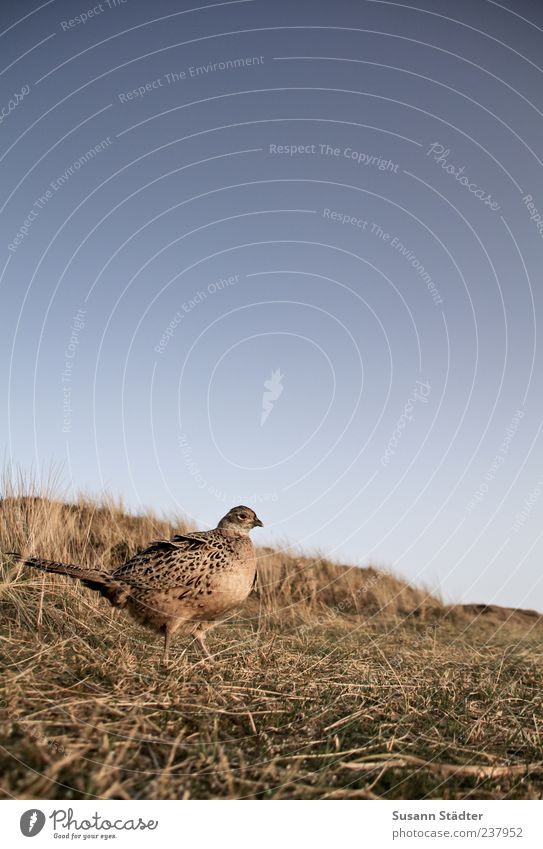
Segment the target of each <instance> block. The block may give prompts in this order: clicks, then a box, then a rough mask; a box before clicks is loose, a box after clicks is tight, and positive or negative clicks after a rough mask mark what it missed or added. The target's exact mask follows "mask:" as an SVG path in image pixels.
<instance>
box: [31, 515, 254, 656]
mask: <svg viewBox="0 0 543 849" xmlns="http://www.w3.org/2000/svg"><path fill="white" fill-rule="evenodd" d="M256 527H259V528H261V527H263V525H262V522H261V521H260V519H259V518H258V517H257V515H256V513H255V512H254V510H251V508H250V507H244V506H242V505H240V506H239V507H233V508H232V509H231V510H229V511H228V513H227V514H226V516H224V517H223V518H222V519H221V521H220V522H219V524H218V525H217V527H216V528H215V529H214V530H212V531H198V532H196V533H188V534H178V535H177V536H174V537H172V539H170V540H157V541H155V542H152V543H151V544H150V545H149V547H148V548H146V549H145V550H144V551H141V552H140V553H139V554H136V555H135V556H134V557H132V558H131V559H130V560H128V561H127V562H126V563H124V564H123V565H122V566H119V567H118V568H117V569H115V571H114V572H107V571H106V570H103V569H100V568H97V569H87V568H85V567H84V566H76V565H74V564H68V563H57V562H56V561H53V560H43V559H42V558H40V557H29V558H21V559H23V560H24V563H25V564H26V565H28V566H33V567H34V568H36V569H42V570H43V571H45V572H55V573H58V574H61V575H68V577H70V578H76V579H77V580H79V581H81V583H82V584H84V585H85V586H86V587H90V589H92V590H96V591H97V592H99V593H100V594H101V595H103V596H105V598H107V599H108V601H109V602H110V603H111V604H112V605H113V606H114V607H123V608H126V610H127V611H128V612H129V613H130V614H131V615H132V617H133V618H134V619H135V620H136V621H137V622H139V623H141V624H142V625H145V626H147V627H149V628H151V629H152V630H154V631H156V632H158V633H162V634H164V654H163V658H162V659H163V662H164V663H167V661H168V653H169V648H170V643H171V638H172V635H173V634H174V633H175V632H176V631H177V629H178V628H179V627H180V626H181V625H188V626H189V627H190V629H191V631H192V633H193V634H194V635H195V637H196V639H197V640H198V642H199V644H200V646H201V647H202V650H203V651H204V653H205V654H206V655H207V656H208V657H210V656H211V655H210V653H209V651H208V648H207V646H206V643H205V639H204V634H205V632H206V631H207V630H208V629H209V628H211V627H212V626H213V625H214V624H215V623H216V621H217V620H218V619H219V618H220V617H221V616H222V614H224V613H227V612H228V611H230V610H232V609H233V608H236V607H238V606H239V605H240V604H242V603H243V602H244V601H245V599H246V598H247V596H248V595H249V593H250V592H251V590H252V589H253V587H254V586H255V584H256V554H255V549H254V546H253V543H252V542H251V539H250V538H249V531H251V530H252V528H256ZM18 556H20V555H18Z"/></svg>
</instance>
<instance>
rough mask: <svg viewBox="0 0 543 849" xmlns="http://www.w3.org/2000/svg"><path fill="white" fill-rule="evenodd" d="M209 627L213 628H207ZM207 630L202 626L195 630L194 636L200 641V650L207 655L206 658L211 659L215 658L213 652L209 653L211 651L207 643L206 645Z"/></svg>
mask: <svg viewBox="0 0 543 849" xmlns="http://www.w3.org/2000/svg"><path fill="white" fill-rule="evenodd" d="M209 627H211V626H210V625H208V626H207V628H209ZM207 628H206V627H205V626H202V625H200V626H199V627H198V628H197V629H196V630H195V632H194V636H195V637H196V639H197V640H198V643H199V645H200V648H201V649H202V651H203V653H204V654H205V656H206V657H209V658H211V657H213V655H212V654H211V652H210V651H209V649H208V647H207V643H206V641H205V636H204V635H205V632H206V631H207Z"/></svg>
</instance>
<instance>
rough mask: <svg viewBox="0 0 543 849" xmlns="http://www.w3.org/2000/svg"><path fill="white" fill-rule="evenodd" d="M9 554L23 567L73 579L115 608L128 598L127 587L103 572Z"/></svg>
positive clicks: (70, 564) (55, 561) (72, 564)
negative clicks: (97, 593)
mask: <svg viewBox="0 0 543 849" xmlns="http://www.w3.org/2000/svg"><path fill="white" fill-rule="evenodd" d="M10 553H11V554H14V556H15V557H17V558H18V559H19V560H21V562H22V563H23V564H24V565H25V566H32V568H34V569H39V570H40V571H42V572H53V573H54V574H57V575H67V576H68V577H69V578H75V580H77V581H80V582H81V583H82V584H83V585H84V586H85V587H88V588H89V589H91V590H95V591H96V592H99V593H100V595H103V596H105V598H107V599H108V600H109V601H110V602H111V604H112V605H114V606H115V607H123V606H124V603H125V602H126V599H127V598H128V595H129V592H128V587H126V586H124V585H123V584H120V583H119V582H118V581H115V580H114V579H113V578H112V576H111V574H110V573H109V572H106V571H105V570H104V571H103V570H101V569H88V568H87V567H85V566H78V565H76V564H75V563H60V562H58V561H57V560H45V559H44V558H43V557H23V556H22V555H21V554H16V553H15V552H10Z"/></svg>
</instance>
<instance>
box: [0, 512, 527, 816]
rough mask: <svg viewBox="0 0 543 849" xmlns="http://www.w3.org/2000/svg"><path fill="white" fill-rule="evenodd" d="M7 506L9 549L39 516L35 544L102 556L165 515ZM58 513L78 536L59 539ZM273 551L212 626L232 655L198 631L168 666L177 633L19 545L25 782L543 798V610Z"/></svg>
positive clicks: (13, 635)
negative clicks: (239, 605) (42, 569)
mask: <svg viewBox="0 0 543 849" xmlns="http://www.w3.org/2000/svg"><path fill="white" fill-rule="evenodd" d="M3 506H4V515H5V513H6V511H9V517H10V520H11V531H10V533H11V537H10V538H9V540H8V539H3V540H2V551H4V552H5V551H8V550H13V548H12V547H10V548H9V549H8V548H7V543H8V542H9V544H10V545H13V543H14V542H15V543H16V542H17V541H19V543H20V542H21V538H22V537H23V536H24V537H25V539H27V538H28V536H27V535H28V531H29V529H30V530H32V529H34V530H36V534H37V536H38V538H37V539H36V538H34V544H33V546H32V550H35V551H38V550H39V553H42V554H47V555H48V556H56V557H63V558H66V557H67V554H68V553H69V552H68V551H67V550H66V547H67V546H69V545H70V544H71V543H70V540H72V539H73V538H76V537H77V534H79V537H77V539H78V540H79V542H78V545H79V549H78V550H76V551H72V552H71V553H72V554H73V555H77V556H78V557H79V559H80V560H85V562H88V563H91V562H93V558H94V559H96V558H100V559H101V561H104V559H108V558H109V562H110V563H111V565H113V564H114V563H115V562H118V560H119V559H122V557H123V556H126V553H127V552H126V551H125V550H124V549H123V548H122V544H123V540H125V539H128V543H127V545H128V548H129V549H130V550H131V551H133V550H135V549H137V547H138V545H139V544H140V538H139V536H138V535H140V536H141V537H142V538H144V537H146V538H147V539H151V538H153V536H155V537H156V535H157V534H156V533H155V534H153V533H150V528H149V523H151V524H153V523H154V524H155V525H156V524H157V523H158V524H160V523H159V522H158V520H155V519H153V518H152V517H145V518H141V519H135V518H133V517H126V516H124V514H122V511H121V510H120V509H118V508H116V509H113V508H110V509H109V513H108V512H107V511H106V512H105V513H100V512H99V511H98V512H96V508H93V509H94V512H92V511H91V514H88V515H87V514H84V510H83V507H81V506H79V507H78V508H75V507H73V508H71V507H66V505H60V506H59V505H56V506H55V505H54V504H53V505H52V506H51V504H49V503H48V502H43V501H40V502H36V503H35V504H34V505H30V506H29V505H28V504H23V507H21V505H20V503H18V506H17V509H15V507H14V504H13V503H9V504H8V503H7V502H6V503H4V505H3ZM88 506H89V505H88V504H87V505H86V506H85V505H84V508H85V509H87V508H88ZM23 508H24V509H23ZM44 511H45V513H44ZM55 511H56V512H55ZM66 511H68V512H66ZM70 511H72V512H70ZM53 513H54V515H55V516H56V518H57V519H58V517H59V516H61V517H62V520H63V521H62V525H63V528H64V530H63V531H62V533H63V534H65V537H66V538H65V539H64V538H63V540H62V541H57V542H58V544H57V543H55V544H53V541H52V539H49V538H47V539H45V538H43V539H42V540H41V544H40V539H39V533H38V531H37V528H38V527H41V525H42V524H43V518H44V515H45V516H46V517H48V520H49V521H51V522H52V519H51V516H52V514H53ZM70 517H71V518H70ZM113 519H114V520H115V521H114V523H113ZM33 522H36V524H35V525H34V524H33ZM70 522H72V524H70ZM108 522H110V524H111V527H110V525H108ZM17 523H18V524H17ZM16 525H17V527H15V526H16ZM76 525H77V527H76ZM173 525H175V527H177V528H178V527H179V524H176V523H173ZM173 525H167V526H166V524H165V523H162V524H161V525H160V527H159V528H158V529H159V530H160V532H161V534H164V535H166V534H167V533H169V532H171V531H172V529H173ZM105 528H109V530H108V535H107V539H106V538H105V536H104V535H105V530H104V529H105ZM4 533H7V532H6V531H5V532H4ZM57 534H58V536H59V537H60V536H61V534H60V531H59V529H58V526H57ZM17 535H18V536H17ZM25 535H26V536H25ZM31 536H32V534H31ZM53 536H54V535H53ZM117 536H118V537H119V539H117ZM15 537H16V538H15ZM89 541H90V542H89ZM141 544H143V541H141ZM119 546H120V547H119ZM74 547H75V548H77V546H75V544H74ZM46 549H47V550H46ZM260 557H261V581H260V583H261V586H260V594H259V596H258V597H253V598H252V599H251V601H250V603H249V604H248V605H247V606H246V608H245V609H244V610H243V611H242V612H240V614H238V615H236V616H235V617H234V618H232V619H231V620H230V621H229V622H227V623H225V624H223V625H220V626H218V627H217V628H216V629H214V630H212V631H211V632H210V634H209V639H208V643H209V647H210V649H211V651H212V652H213V654H214V660H213V662H209V661H207V660H205V659H203V658H202V657H201V655H200V654H199V652H198V649H197V647H196V645H195V644H189V640H188V638H187V637H184V636H183V635H180V637H179V638H178V639H177V640H176V642H175V644H174V651H173V662H172V663H171V665H170V667H169V668H167V669H163V668H161V666H160V652H161V642H160V640H159V639H157V638H156V637H155V636H154V635H153V634H151V633H148V632H146V631H143V630H142V629H141V628H140V627H139V626H137V625H136V624H135V623H133V622H132V621H131V620H130V619H128V617H127V616H126V614H125V613H124V612H122V611H115V610H113V609H111V608H109V607H108V605H107V603H106V602H105V600H103V599H100V598H98V597H97V596H96V595H95V594H93V593H92V592H91V591H90V590H86V589H83V588H81V587H80V586H78V585H77V584H76V583H74V582H70V581H69V580H68V579H66V578H63V577H60V576H50V575H43V576H42V575H41V574H37V573H30V570H28V569H24V568H21V567H20V566H17V565H16V564H15V563H14V560H13V558H11V557H10V556H9V555H7V554H5V555H4V567H3V570H4V583H3V584H2V594H1V596H0V616H1V619H0V622H1V626H2V634H3V638H2V640H1V642H0V650H1V656H0V660H1V664H2V668H3V675H2V689H1V691H0V716H1V719H2V748H1V749H0V770H1V773H2V776H3V779H2V787H3V793H4V795H5V797H7V798H11V797H15V798H46V799H49V798H54V799H86V798H97V797H98V798H114V799H139V798H153V799H180V798H198V799H218V798H247V799H249V798H264V799H316V798H326V799H335V798H362V799H373V798H382V799H472V798H475V799H496V798H499V799H502V798H510V799H541V798H542V795H543V756H542V741H541V729H542V727H543V704H542V703H543V691H542V688H541V670H542V659H543V658H542V655H543V652H542V640H541V637H542V625H541V620H540V619H539V618H538V617H537V616H535V615H533V614H526V615H524V614H521V613H515V612H507V611H505V612H503V611H501V612H500V611H499V610H490V611H485V612H481V611H479V612H478V613H477V612H474V611H470V610H462V609H461V608H454V609H450V608H447V607H446V606H445V605H443V604H442V603H441V602H439V601H438V600H436V599H433V598H432V597H431V596H430V595H429V594H428V593H426V592H423V591H420V590H414V589H412V588H409V587H407V586H406V585H405V584H404V583H403V582H400V581H398V580H397V579H395V578H393V577H392V576H390V575H389V574H388V573H385V572H382V571H380V570H359V569H356V570H353V569H348V568H346V567H341V566H336V565H334V564H330V563H328V562H326V561H323V560H319V559H318V558H300V557H294V556H293V555H292V554H290V555H287V554H284V553H283V554H281V553H278V552H271V551H270V550H265V551H262V552H260ZM71 559H75V557H72V558H71ZM363 586H365V587H366V590H364V591H362V590H361V587H363ZM347 590H348V592H347ZM338 599H339V600H338ZM409 605H411V610H409Z"/></svg>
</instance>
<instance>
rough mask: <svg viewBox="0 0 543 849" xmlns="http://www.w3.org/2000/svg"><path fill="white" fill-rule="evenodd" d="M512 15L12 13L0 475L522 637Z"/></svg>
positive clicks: (524, 475) (534, 77) (542, 35)
mask: <svg viewBox="0 0 543 849" xmlns="http://www.w3.org/2000/svg"><path fill="white" fill-rule="evenodd" d="M510 5H511V6H512V10H510V9H509V8H508V7H507V6H505V5H503V4H499V3H495V2H491V0H478V1H477V0H475V2H474V0H470V2H467V0H464V2H457V3H454V4H451V3H447V2H445V0H421V2H420V3H419V4H417V8H415V7H411V6H408V5H405V4H401V3H392V2H384V1H383V0H377V2H375V0H374V1H373V2H367V1H366V0H356V2H355V0H334V2H318V0H311V2H310V1H309V0H303V2H296V3H293V2H291V0H290V1H289V2H285V0H243V1H242V2H227V3H214V4H207V5H204V4H200V3H198V2H195V0H191V2H184V1H183V2H182V3H175V2H173V0H169V2H166V0H161V1H160V2H153V3H152V4H151V3H148V2H142V0H125V2H124V3H123V2H120V0H115V2H114V0H110V2H109V5H108V3H107V2H102V3H98V4H96V5H94V6H92V5H91V4H90V3H89V2H88V0H87V2H85V0H83V2H70V3H69V2H61V0H49V2H47V3H44V4H42V5H39V4H34V3H29V2H26V0H24V2H17V3H15V2H4V3H3V4H2V10H1V12H0V18H1V22H0V48H1V57H2V58H1V69H0V75H1V92H2V95H1V101H0V108H1V109H2V112H1V115H2V120H1V123H0V179H1V184H0V185H1V194H0V201H1V211H0V221H1V225H2V256H1V257H0V274H1V282H0V293H1V299H2V315H3V322H2V334H1V336H0V346H1V376H2V394H3V397H4V399H5V401H6V405H5V413H4V415H3V416H2V420H1V425H0V426H1V428H2V430H3V433H2V440H3V444H4V446H5V447H4V455H5V459H6V461H9V462H11V463H13V464H15V465H17V466H20V467H22V468H23V469H27V470H31V469H35V470H36V469H37V470H46V469H48V468H50V467H51V465H52V464H53V465H54V466H55V467H57V468H58V467H59V466H60V467H61V468H62V477H63V480H64V481H65V483H66V484H67V486H68V487H70V488H71V491H72V492H73V493H77V492H79V491H82V490H84V491H86V492H90V493H93V494H99V493H101V492H103V491H104V490H107V491H108V492H110V493H114V494H115V495H120V496H122V497H123V499H124V502H125V504H126V505H127V506H129V507H130V509H132V510H135V511H140V510H143V509H145V508H148V507H151V508H153V509H155V510H156V511H159V512H166V513H173V512H180V511H182V512H183V513H185V514H186V515H187V516H189V517H190V518H191V519H194V520H195V521H196V522H197V523H198V524H199V525H201V526H213V525H215V524H216V522H217V520H218V519H219V518H220V516H222V515H223V514H224V513H225V512H226V510H227V509H228V508H229V507H231V506H232V505H233V504H236V503H240V502H241V503H248V504H250V505H251V506H253V507H254V508H255V509H256V510H257V512H258V514H259V515H260V517H261V518H262V520H263V521H264V523H265V526H266V527H265V529H264V531H263V532H258V534H256V533H255V541H258V542H259V543H261V544H273V545H277V544H279V543H283V542H285V541H289V542H291V543H292V544H294V545H297V546H300V547H301V548H302V549H303V550H305V551H309V552H315V551H321V552H323V553H324V554H326V555H328V556H331V557H333V558H335V559H338V560H342V561H343V562H351V563H355V564H360V565H364V564H367V563H369V562H372V563H377V564H378V565H387V566H390V567H391V568H392V569H394V570H395V571H397V572H398V573H400V574H401V575H403V576H405V577H407V578H408V579H409V580H412V581H413V582H415V583H421V582H423V583H425V584H427V585H428V586H429V587H430V588H431V589H439V590H440V591H441V592H442V593H443V595H444V597H445V598H446V599H447V600H451V601H485V602H497V603H501V604H506V605H512V606H522V607H536V608H538V609H540V610H543V580H542V578H541V557H542V548H543V547H542V543H541V526H542V518H543V463H542V453H543V452H542V439H541V427H542V422H543V393H542V392H541V372H542V359H541V353H540V348H538V347H536V318H537V315H538V313H539V312H540V310H541V296H542V293H541V268H542V257H543V229H538V218H537V216H538V215H539V214H540V215H541V216H542V218H543V181H542V179H541V177H542V169H541V165H542V161H541V157H543V144H542V138H543V134H542V132H541V128H542V118H543V96H542V95H543V87H542V84H541V82H542V73H543V69H542V67H540V64H541V60H540V57H541V55H542V46H543V8H541V6H540V4H539V3H536V2H529V0H526V2H522V1H521V0H519V1H518V2H516V3H515V4H510ZM91 12H92V14H90V13H91ZM191 69H192V70H191ZM198 69H200V70H198ZM530 204H531V205H530ZM263 410H264V411H265V412H266V414H267V415H266V417H265V419H264V421H262V420H263V415H262V413H263Z"/></svg>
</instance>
